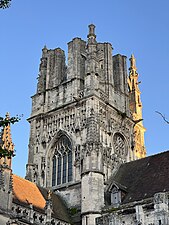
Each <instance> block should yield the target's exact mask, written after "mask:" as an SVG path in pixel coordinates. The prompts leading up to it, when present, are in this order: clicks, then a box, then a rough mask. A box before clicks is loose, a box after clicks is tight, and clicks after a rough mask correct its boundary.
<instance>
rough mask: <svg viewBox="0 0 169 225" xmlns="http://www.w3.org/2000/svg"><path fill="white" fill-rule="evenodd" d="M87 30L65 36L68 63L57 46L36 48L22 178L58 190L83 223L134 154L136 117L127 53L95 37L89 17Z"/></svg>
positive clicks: (93, 214)
mask: <svg viewBox="0 0 169 225" xmlns="http://www.w3.org/2000/svg"><path fill="white" fill-rule="evenodd" d="M87 38H88V39H87V41H84V40H82V39H81V38H74V39H73V40H72V41H70V42H69V43H68V64H67V65H66V63H65V53H64V51H63V50H62V49H60V48H56V49H53V50H51V49H48V48H47V47H46V46H45V47H44V48H43V50H42V58H41V62H40V67H39V76H38V84H37V91H36V94H35V95H34V96H32V112H31V116H30V118H29V119H28V121H29V123H30V139H29V157H28V164H27V174H26V178H27V179H29V180H31V181H33V182H35V183H37V184H39V185H40V186H43V187H47V188H50V189H53V191H58V192H59V193H60V195H62V196H63V197H64V198H65V200H66V202H67V204H68V207H69V208H70V209H71V208H72V209H75V208H76V209H77V211H78V212H80V214H81V218H82V224H83V225H93V224H95V218H96V217H98V216H99V215H100V213H101V208H102V207H103V206H104V188H105V187H106V185H107V183H108V181H109V179H110V177H111V176H112V173H113V172H114V171H116V170H117V168H118V167H119V165H120V164H121V163H124V162H129V161H131V160H134V159H136V158H137V155H136V151H135V150H134V149H135V146H134V143H135V137H134V132H135V130H134V129H135V127H136V120H137V118H136V119H135V118H134V117H133V116H132V114H131V110H130V106H131V101H130V98H131V95H130V92H129V90H128V75H127V65H126V56H123V55H120V54H117V55H112V51H113V48H112V45H111V44H110V43H107V42H105V43H100V42H97V39H96V34H95V26H94V25H93V24H91V25H89V32H88V35H87ZM130 76H131V75H130ZM129 79H131V78H129ZM133 107H134V106H133ZM132 113H133V111H132ZM141 118H142V117H141ZM139 119H140V118H139ZM137 126H138V124H137ZM79 220H80V219H79ZM75 224H80V222H78V221H77V222H76V223H75Z"/></svg>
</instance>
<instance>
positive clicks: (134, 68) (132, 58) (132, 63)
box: [129, 54, 137, 74]
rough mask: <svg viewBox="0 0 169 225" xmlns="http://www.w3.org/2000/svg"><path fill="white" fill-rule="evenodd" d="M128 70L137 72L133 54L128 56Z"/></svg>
mask: <svg viewBox="0 0 169 225" xmlns="http://www.w3.org/2000/svg"><path fill="white" fill-rule="evenodd" d="M129 70H130V72H133V73H136V74H137V72H136V71H137V67H136V59H135V57H134V55H133V54H132V55H131V58H130V68H129Z"/></svg>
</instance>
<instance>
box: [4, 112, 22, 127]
mask: <svg viewBox="0 0 169 225" xmlns="http://www.w3.org/2000/svg"><path fill="white" fill-rule="evenodd" d="M20 119H21V117H20V116H18V115H17V116H16V117H11V118H3V117H0V127H5V126H8V124H14V123H16V122H19V120H20Z"/></svg>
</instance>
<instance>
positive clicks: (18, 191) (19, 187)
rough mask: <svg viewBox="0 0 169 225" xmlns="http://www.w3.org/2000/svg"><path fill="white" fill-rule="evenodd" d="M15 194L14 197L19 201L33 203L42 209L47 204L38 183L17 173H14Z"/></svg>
mask: <svg viewBox="0 0 169 225" xmlns="http://www.w3.org/2000/svg"><path fill="white" fill-rule="evenodd" d="M13 195H14V199H17V200H18V201H19V202H22V203H24V204H32V205H33V206H35V207H37V208H40V209H44V207H45V204H46V201H45V199H44V197H43V195H42V194H41V192H40V191H39V189H38V187H37V186H36V184H34V183H32V182H30V181H28V180H26V179H23V178H21V177H19V176H17V175H13Z"/></svg>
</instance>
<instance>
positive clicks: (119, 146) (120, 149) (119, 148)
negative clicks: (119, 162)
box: [113, 133, 127, 157]
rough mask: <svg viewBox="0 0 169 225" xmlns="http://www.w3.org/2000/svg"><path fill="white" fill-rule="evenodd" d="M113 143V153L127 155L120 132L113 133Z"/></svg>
mask: <svg viewBox="0 0 169 225" xmlns="http://www.w3.org/2000/svg"><path fill="white" fill-rule="evenodd" d="M113 144H114V152H115V154H117V155H118V156H122V157H123V156H125V155H127V147H126V143H125V139H124V137H123V135H122V134H120V133H115V135H114V137H113Z"/></svg>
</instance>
